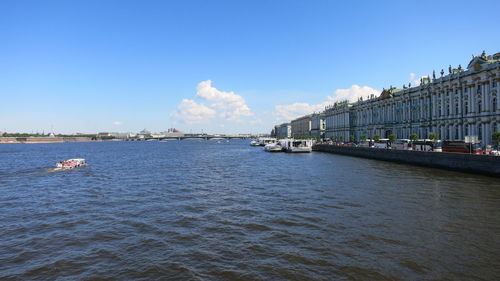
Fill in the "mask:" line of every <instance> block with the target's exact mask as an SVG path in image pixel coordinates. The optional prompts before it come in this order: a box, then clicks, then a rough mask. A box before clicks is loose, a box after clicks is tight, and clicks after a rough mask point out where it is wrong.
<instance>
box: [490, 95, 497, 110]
mask: <svg viewBox="0 0 500 281" xmlns="http://www.w3.org/2000/svg"><path fill="white" fill-rule="evenodd" d="M491 108H492V109H493V111H497V98H496V97H494V98H493V100H492V107H491Z"/></svg>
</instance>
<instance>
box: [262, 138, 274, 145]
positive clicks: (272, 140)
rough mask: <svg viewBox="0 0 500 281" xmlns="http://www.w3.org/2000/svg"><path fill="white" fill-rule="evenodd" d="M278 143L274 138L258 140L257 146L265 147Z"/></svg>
mask: <svg viewBox="0 0 500 281" xmlns="http://www.w3.org/2000/svg"><path fill="white" fill-rule="evenodd" d="M276 142H278V141H277V140H276V139H275V138H259V145H260V146H266V145H268V144H272V143H276Z"/></svg>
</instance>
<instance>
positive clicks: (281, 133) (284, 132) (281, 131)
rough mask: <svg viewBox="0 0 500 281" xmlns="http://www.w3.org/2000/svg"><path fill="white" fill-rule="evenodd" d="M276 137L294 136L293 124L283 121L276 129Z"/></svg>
mask: <svg viewBox="0 0 500 281" xmlns="http://www.w3.org/2000/svg"><path fill="white" fill-rule="evenodd" d="M276 137H278V138H291V137H292V126H291V124H290V123H283V124H280V125H278V129H277V131H276Z"/></svg>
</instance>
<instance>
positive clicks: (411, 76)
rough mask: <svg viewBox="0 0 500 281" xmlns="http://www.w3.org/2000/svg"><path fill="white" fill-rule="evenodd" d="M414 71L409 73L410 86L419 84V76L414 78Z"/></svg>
mask: <svg viewBox="0 0 500 281" xmlns="http://www.w3.org/2000/svg"><path fill="white" fill-rule="evenodd" d="M416 76H417V75H416V74H415V73H413V72H412V73H410V83H411V86H412V87H415V86H419V85H420V78H416Z"/></svg>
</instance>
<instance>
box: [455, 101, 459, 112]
mask: <svg viewBox="0 0 500 281" xmlns="http://www.w3.org/2000/svg"><path fill="white" fill-rule="evenodd" d="M455 114H457V115H458V102H456V103H455Z"/></svg>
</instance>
